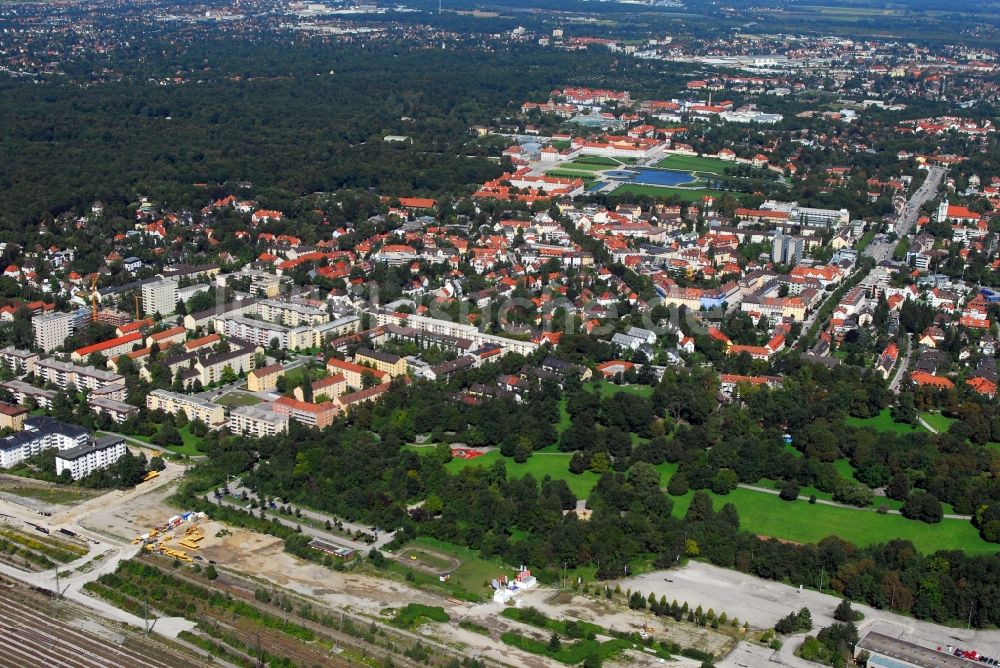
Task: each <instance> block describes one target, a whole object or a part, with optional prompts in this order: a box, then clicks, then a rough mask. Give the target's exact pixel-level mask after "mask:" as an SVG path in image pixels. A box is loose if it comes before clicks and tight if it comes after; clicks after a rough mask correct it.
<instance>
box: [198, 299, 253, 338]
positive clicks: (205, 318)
mask: <svg viewBox="0 0 1000 668" xmlns="http://www.w3.org/2000/svg"><path fill="white" fill-rule="evenodd" d="M256 312H257V299H255V298H253V297H246V298H244V299H237V300H235V301H231V302H228V303H226V304H219V305H218V306H213V307H212V308H210V309H205V310H204V311H198V312H197V313H189V314H187V315H186V316H184V328H185V329H186V330H188V331H191V332H193V331H194V330H196V329H198V328H199V327H201V328H205V327H208V326H209V325H211V324H212V323H213V322H215V320H216V318H227V317H230V316H237V315H246V314H247V313H256Z"/></svg>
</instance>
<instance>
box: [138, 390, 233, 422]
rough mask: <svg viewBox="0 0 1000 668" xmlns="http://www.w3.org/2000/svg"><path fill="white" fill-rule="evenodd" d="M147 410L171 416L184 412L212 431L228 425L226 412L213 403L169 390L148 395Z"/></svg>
mask: <svg viewBox="0 0 1000 668" xmlns="http://www.w3.org/2000/svg"><path fill="white" fill-rule="evenodd" d="M146 408H148V409H149V410H151V411H155V410H161V411H163V412H164V413H170V414H171V415H173V414H175V413H179V412H181V411H184V414H185V415H187V418H188V419H189V420H195V419H198V420H201V421H202V422H204V423H205V424H206V425H208V427H209V428H210V429H218V428H220V427H222V426H224V425H225V424H226V411H225V409H224V408H223V407H222V406H220V405H218V404H213V403H212V402H211V401H208V400H206V399H202V398H200V397H194V396H189V395H186V394H178V393H177V392H169V391H167V390H153V391H152V392H150V393H149V394H147V395H146Z"/></svg>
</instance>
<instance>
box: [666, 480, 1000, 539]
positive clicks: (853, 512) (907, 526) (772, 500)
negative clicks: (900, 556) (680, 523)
mask: <svg viewBox="0 0 1000 668" xmlns="http://www.w3.org/2000/svg"><path fill="white" fill-rule="evenodd" d="M692 496H693V493H692V492H688V493H687V494H685V495H684V496H681V497H674V498H673V500H674V515H676V516H683V514H684V513H685V512H687V507H688V505H689V504H690V502H691V497H692ZM712 501H713V504H714V506H715V508H716V510H718V509H720V508H721V507H722V506H723V504H725V503H732V504H733V505H735V506H736V509H737V511H738V513H739V517H740V528H741V529H743V530H745V531H749V532H751V533H755V534H759V535H762V536H771V537H774V538H780V539H784V540H790V541H795V542H798V543H816V542H818V541H820V540H822V539H823V538H825V537H827V536H839V537H840V538H843V539H844V540H846V541H849V542H851V543H854V544H855V545H858V546H867V545H873V544H876V543H885V542H887V541H890V540H894V539H896V538H901V539H904V540H909V541H911V542H912V543H913V544H914V546H916V548H917V549H918V550H920V551H921V552H923V553H925V554H930V553H933V552H935V551H937V550H964V551H965V552H966V553H968V554H992V553H995V552H997V551H1000V545H995V544H991V543H987V542H986V541H984V540H982V539H981V538H980V537H979V533H978V532H977V530H976V528H975V527H973V526H972V524H971V523H970V522H969V521H967V520H949V519H946V520H942V521H941V522H940V523H938V524H925V523H924V522H917V521H915V520H908V519H906V518H905V517H902V516H901V515H882V514H880V513H876V512H873V511H869V510H861V509H853V508H837V507H835V506H827V505H823V504H810V503H808V502H806V501H801V500H800V501H782V500H781V499H780V498H778V496H777V495H773V494H765V493H763V492H755V491H753V490H748V489H736V490H733V491H732V492H730V493H729V494H727V495H725V496H720V495H714V494H713V495H712Z"/></svg>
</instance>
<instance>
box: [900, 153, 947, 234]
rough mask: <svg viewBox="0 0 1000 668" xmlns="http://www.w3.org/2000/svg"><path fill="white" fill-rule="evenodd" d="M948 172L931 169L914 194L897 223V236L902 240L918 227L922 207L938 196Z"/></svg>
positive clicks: (935, 168)
mask: <svg viewBox="0 0 1000 668" xmlns="http://www.w3.org/2000/svg"><path fill="white" fill-rule="evenodd" d="M947 172H948V170H946V169H945V168H944V167H931V169H930V172H929V173H928V174H927V178H926V179H924V182H923V183H922V184H920V187H919V188H917V190H916V192H914V193H913V196H911V197H910V201H908V202H907V203H906V207H905V208H904V209H903V212H902V213H901V214H900V215H899V219H898V220H897V221H896V236H898V237H900V238H902V237H904V236H906V235H908V234H910V232H912V231H913V226H914V225H916V223H917V218H919V217H920V207H921V206H923V205H924V204H925V203H926V202H929V201H930V200H932V199H934V198H935V197H936V196H937V192H938V188H940V187H941V180H942V179H943V178H944V175H945V174H946V173H947Z"/></svg>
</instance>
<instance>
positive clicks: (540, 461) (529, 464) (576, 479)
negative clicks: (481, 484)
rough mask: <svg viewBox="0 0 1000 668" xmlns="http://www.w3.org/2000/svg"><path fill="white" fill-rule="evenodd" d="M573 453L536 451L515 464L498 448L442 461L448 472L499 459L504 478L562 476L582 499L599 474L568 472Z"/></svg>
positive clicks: (537, 478)
mask: <svg viewBox="0 0 1000 668" xmlns="http://www.w3.org/2000/svg"><path fill="white" fill-rule="evenodd" d="M572 456H573V455H572V454H570V453H566V452H536V453H535V454H533V455H532V456H531V457H529V458H528V461H526V462H524V463H523V464H518V463H517V462H515V461H514V460H513V459H511V458H509V457H504V456H503V455H501V454H500V451H499V450H490V451H489V452H487V453H486V454H485V455H483V456H481V457H476V458H475V459H458V458H455V459H452V460H451V461H450V462H448V463H447V464H446V465H445V468H446V469H448V471H449V472H451V473H457V472H458V471H461V470H462V469H464V468H465V467H467V466H487V467H489V466H492V465H493V464H494V463H496V462H497V461H499V460H503V461H504V463H505V464H506V465H507V478H508V479H512V478H523V477H524V476H526V475H528V474H529V473H530V474H531V475H532V476H533V477H534V478H535V480H537V481H538V482H541V481H542V478H544V477H545V476H549V477H550V478H552V479H553V480H565V481H566V483H567V484H568V485H569V488H570V490H572V492H573V493H574V494H576V498H578V499H585V498H587V496H588V495H589V494H590V490H592V489H594V485H596V484H597V481H598V479H599V478H600V476H599V475H597V474H596V473H593V472H591V471H584V472H583V473H581V474H579V475H577V474H574V473H570V472H569V460H570V458H571V457H572Z"/></svg>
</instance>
